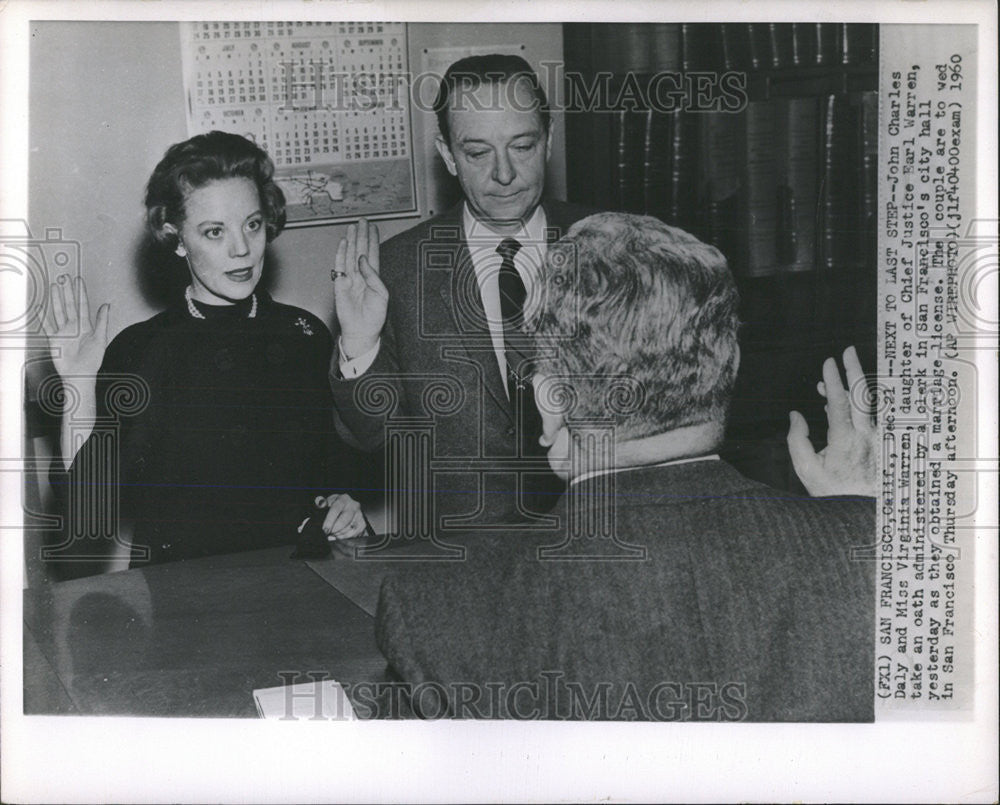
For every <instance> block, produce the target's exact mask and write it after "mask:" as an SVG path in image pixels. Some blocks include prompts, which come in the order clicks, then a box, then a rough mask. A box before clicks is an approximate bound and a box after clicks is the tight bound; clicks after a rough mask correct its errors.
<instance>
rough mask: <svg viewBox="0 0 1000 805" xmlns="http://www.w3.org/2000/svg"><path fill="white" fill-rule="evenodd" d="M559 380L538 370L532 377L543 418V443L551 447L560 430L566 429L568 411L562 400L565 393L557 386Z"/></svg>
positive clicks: (536, 403)
mask: <svg viewBox="0 0 1000 805" xmlns="http://www.w3.org/2000/svg"><path fill="white" fill-rule="evenodd" d="M556 383H557V381H553V380H552V379H551V378H549V377H546V376H545V375H543V374H541V373H540V372H536V373H535V375H534V377H533V378H532V382H531V385H532V388H533V389H534V392H535V406H536V407H537V408H538V414H539V416H540V417H541V420H542V443H543V444H544V445H545V447H551V446H552V444H554V443H555V441H556V439H557V437H558V434H559V432H560V431H564V430H566V419H565V414H566V411H565V409H564V406H563V405H562V402H564V399H565V394H563V393H561V392H560V391H559V389H558V388H557V386H556Z"/></svg>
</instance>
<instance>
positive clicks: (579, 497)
mask: <svg viewBox="0 0 1000 805" xmlns="http://www.w3.org/2000/svg"><path fill="white" fill-rule="evenodd" d="M613 478H614V482H613V484H614V489H613V490H610V493H611V494H613V499H614V500H615V502H616V503H617V506H616V508H615V510H614V513H613V516H612V517H611V519H610V520H609V521H608V522H614V523H615V524H616V529H617V537H618V539H619V540H620V541H621V542H623V543H631V544H633V545H634V546H639V547H642V548H644V549H645V558H640V559H627V558H618V559H603V560H602V559H589V560H588V559H586V558H583V556H584V555H585V554H588V553H589V554H591V555H598V554H599V553H600V550H595V549H597V548H600V547H601V546H600V545H598V544H597V542H600V541H603V542H604V543H607V539H606V538H598V540H597V541H592V543H591V544H589V545H588V544H587V543H586V541H581V540H577V541H576V542H575V544H574V541H572V540H571V542H570V544H569V545H567V546H565V547H564V548H562V549H559V550H558V551H556V552H555V553H554V554H549V556H548V557H547V558H542V559H539V556H538V552H537V549H538V547H539V545H540V543H541V542H552V541H553V540H551V539H545V538H540V537H537V536H535V537H532V536H530V535H522V536H521V538H520V539H517V540H515V539H512V538H511V537H510V536H508V537H507V538H506V539H504V540H489V541H487V540H485V539H484V538H483V537H479V538H478V539H479V542H474V541H470V542H468V544H467V548H468V556H467V561H465V562H459V563H450V564H447V565H445V564H444V563H437V566H436V567H429V568H425V569H422V570H420V571H419V572H414V570H415V568H407V569H406V570H407V573H406V574H403V573H400V574H399V575H398V576H391V577H389V578H387V579H386V581H385V582H384V583H383V587H382V592H381V598H380V602H379V608H378V612H377V619H376V634H377V639H378V642H379V646H380V648H381V650H382V652H383V653H384V655H385V656H386V658H387V659H388V661H389V664H390V666H391V668H392V669H394V672H395V673H396V674H397V675H398V676H399V677H401V678H402V679H403V680H404V681H406V682H408V683H410V684H411V685H416V686H421V690H420V691H419V693H420V696H419V700H418V701H415V703H414V704H415V707H416V708H417V709H418V710H420V709H423V711H424V713H425V715H426V714H427V712H426V711H427V710H428V709H429V710H430V711H431V712H430V713H429V714H430V715H432V716H434V715H442V714H443V713H444V711H445V710H446V709H447V710H448V711H449V712H450V713H451V714H452V715H458V716H463V717H487V718H489V717H504V718H508V717H515V718H523V717H542V718H560V719H562V718H597V719H634V718H638V719H650V720H712V721H714V720H743V719H746V720H751V721H871V720H872V719H873V706H874V705H873V702H874V691H873V674H874V643H875V616H874V605H875V586H874V567H873V563H872V562H871V561H870V560H869V561H864V560H862V559H861V558H860V557H859V556H856V555H854V551H853V550H852V549H855V548H859V547H861V546H863V545H867V544H870V543H872V541H873V540H874V535H875V506H874V501H873V500H872V499H870V498H847V497H840V498H826V499H813V498H799V497H793V496H790V495H789V494H788V493H785V492H777V491H775V490H773V489H770V488H769V487H766V486H763V485H761V484H758V483H756V482H754V481H750V480H748V479H746V478H744V477H743V476H741V475H740V474H739V473H738V472H736V470H734V469H733V468H732V467H730V466H729V465H728V464H726V463H724V462H722V461H703V462H695V463H690V464H683V465H675V466H667V467H663V468H647V469H636V470H630V471H626V472H623V473H618V474H615V475H614V476H613ZM595 483H598V484H599V482H598V481H596V480H595V482H592V483H586V482H585V483H583V484H580V485H574V486H572V487H570V490H569V492H568V493H567V495H566V501H567V503H566V508H564V509H562V511H563V513H566V512H567V511H568V507H569V506H571V505H573V504H574V501H575V504H576V505H578V506H579V508H578V513H579V514H580V515H581V518H582V519H586V518H587V517H591V518H592V520H591V521H592V522H600V518H597V519H594V518H595V517H596V515H598V514H600V511H601V503H602V501H603V502H606V501H607V500H608V499H609V498H608V495H609V490H607V489H606V488H600V487H599V485H598V486H595ZM581 518H577V519H576V520H575V522H580V521H581ZM555 541H556V542H558V541H559V540H558V539H557V540H555ZM604 547H605V548H606V547H607V545H606V544H605V546H604ZM560 553H561V557H562V558H559V555H560ZM612 553H613V552H612ZM573 556H575V557H576V558H575V559H572V558H567V557H573ZM490 685H492V686H493V692H492V693H491V692H490ZM432 692H433V693H434V694H435V695H437V696H438V697H439V698H441V699H443V700H444V701H441V702H435V700H434V697H433V696H430V695H429V694H430V693H432ZM477 693H481V694H482V695H481V696H480V697H479V698H476V694H477Z"/></svg>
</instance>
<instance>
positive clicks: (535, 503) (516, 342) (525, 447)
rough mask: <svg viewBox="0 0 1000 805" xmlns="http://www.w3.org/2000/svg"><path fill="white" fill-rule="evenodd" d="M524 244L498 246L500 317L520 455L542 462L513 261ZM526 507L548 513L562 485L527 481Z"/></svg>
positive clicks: (522, 295) (540, 478) (548, 478)
mask: <svg viewBox="0 0 1000 805" xmlns="http://www.w3.org/2000/svg"><path fill="white" fill-rule="evenodd" d="M520 249H521V244H520V243H519V242H518V241H516V240H515V239H514V238H505V239H504V240H503V241H502V242H501V243H500V245H499V246H497V254H499V255H500V258H501V263H500V275H499V278H498V281H499V285H500V314H501V315H502V316H503V342H504V357H505V359H506V363H507V393H508V395H509V397H510V403H511V406H512V408H513V410H514V421H515V423H516V424H517V429H518V443H519V444H520V447H521V455H522V456H525V457H531V458H541V457H543V456H544V455H545V450H544V448H542V446H541V445H539V443H538V437H539V436H541V435H542V418H541V417H540V416H539V414H538V407H537V406H536V405H535V393H534V389H533V388H532V385H531V376H532V374H533V373H534V361H533V354H534V349H533V346H532V344H531V340H530V338H529V337H528V336H527V334H526V333H525V332H524V303H525V301H526V299H527V295H528V294H527V291H526V289H525V287H524V282H523V281H522V280H521V275H520V274H518V273H517V269H516V268H515V267H514V257H515V255H516V254H517V253H518V252H519V251H520ZM525 481H526V483H525V491H526V492H527V493H528V494H527V496H526V499H525V503H527V504H528V506H529V508H531V509H533V510H534V511H548V510H549V509H550V508H551V507H552V505H553V504H554V503H555V500H556V498H557V497H558V496H559V493H560V492H561V491H562V482H561V481H560V480H559V479H558V478H556V477H555V475H552V474H551V473H548V472H545V473H544V474H543V475H538V474H535V475H528V476H526V477H525Z"/></svg>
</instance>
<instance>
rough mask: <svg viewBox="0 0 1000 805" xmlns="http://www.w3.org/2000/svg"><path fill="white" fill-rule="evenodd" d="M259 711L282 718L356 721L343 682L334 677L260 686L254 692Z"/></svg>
mask: <svg viewBox="0 0 1000 805" xmlns="http://www.w3.org/2000/svg"><path fill="white" fill-rule="evenodd" d="M253 699H254V703H255V704H256V705H257V715H258V716H259V717H260V718H277V719H279V720H281V721H297V720H300V719H308V720H312V721H357V716H356V715H355V714H354V708H353V707H351V702H350V700H349V699H348V698H347V693H345V692H344V689H343V688H342V687H341V686H340V683H338V682H334V681H333V680H332V679H324V680H322V681H319V682H302V683H300V684H298V685H282V686H279V687H276V688H261V689H260V690H255V691H254V692H253Z"/></svg>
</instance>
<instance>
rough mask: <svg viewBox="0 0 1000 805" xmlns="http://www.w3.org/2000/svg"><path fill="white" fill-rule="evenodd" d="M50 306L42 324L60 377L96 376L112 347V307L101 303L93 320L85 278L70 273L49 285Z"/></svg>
mask: <svg viewBox="0 0 1000 805" xmlns="http://www.w3.org/2000/svg"><path fill="white" fill-rule="evenodd" d="M74 286H75V287H74ZM48 309H49V312H48V315H47V316H46V318H45V320H44V321H43V322H42V326H43V328H44V330H45V335H46V336H48V338H49V351H50V353H51V355H52V363H53V364H54V365H55V367H56V371H57V372H58V373H59V376H60V377H62V378H67V377H76V376H80V375H83V376H91V377H94V376H96V375H97V370H98V369H100V368H101V363H102V362H103V360H104V352H105V350H107V348H108V321H109V319H110V316H109V313H110V311H111V306H110V305H108V304H107V303H105V304H103V305H101V306H100V307H99V308H98V309H97V318H96V319H94V320H93V321H92V320H91V318H90V300H89V299H88V298H87V286H86V285H85V284H84V282H83V278H82V277H77V278H76V282H73V281H72V280H71V279H70V277H69V275H67V274H63V275H62V276H61V277H59V279H58V280H57V281H56V282H53V283H52V284H51V285H49V308H48Z"/></svg>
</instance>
